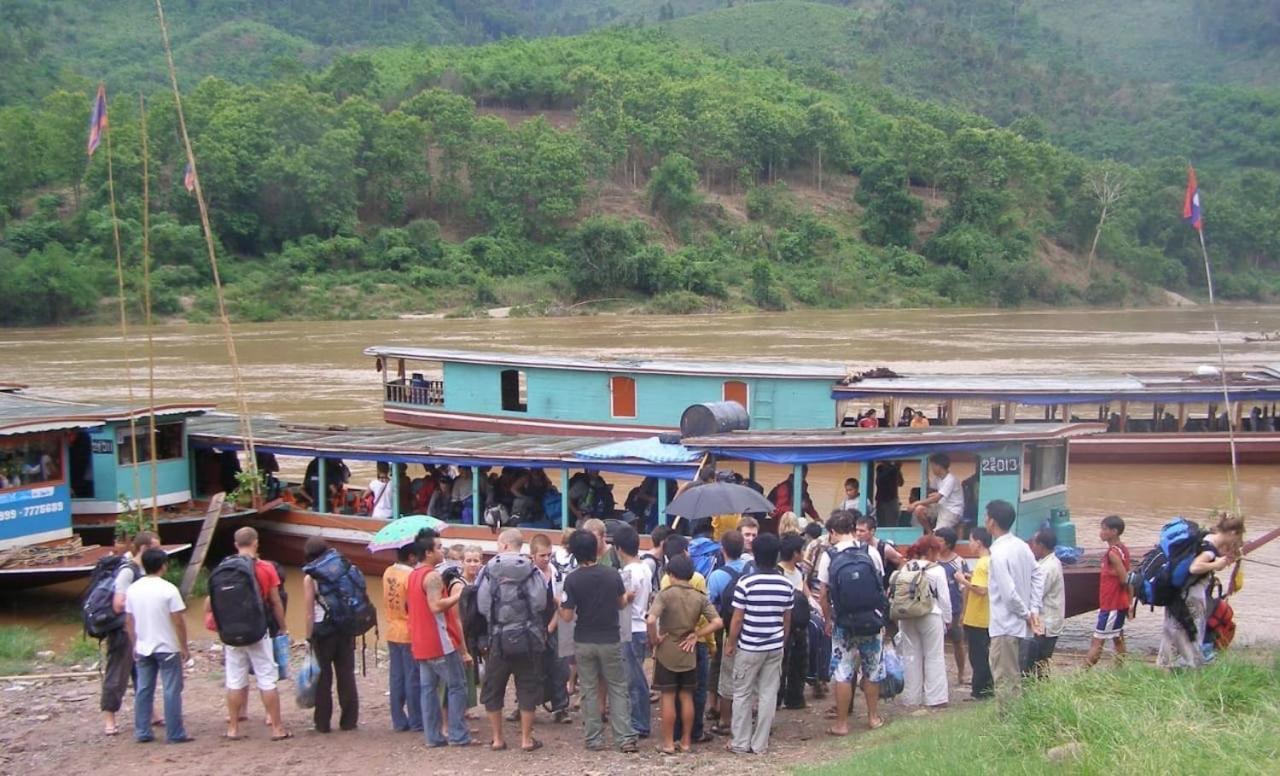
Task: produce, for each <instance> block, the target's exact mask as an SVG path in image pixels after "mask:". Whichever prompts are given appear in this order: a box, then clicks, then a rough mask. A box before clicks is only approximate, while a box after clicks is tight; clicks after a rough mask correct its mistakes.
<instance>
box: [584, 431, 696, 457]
mask: <svg viewBox="0 0 1280 776" xmlns="http://www.w3.org/2000/svg"><path fill="white" fill-rule="evenodd" d="M577 455H578V457H579V458H615V459H616V458H639V459H640V460H642V461H649V462H651V463H691V462H693V461H696V460H698V458H699V457H700V455H699V454H698V453H695V452H694V451H692V450H690V449H689V448H687V447H685V446H684V445H668V444H663V443H662V442H660V441H659V440H658V438H657V437H648V438H647V439H624V440H622V441H620V442H610V443H608V444H604V445H597V446H595V447H588V448H587V449H585V450H579V451H578V452H577Z"/></svg>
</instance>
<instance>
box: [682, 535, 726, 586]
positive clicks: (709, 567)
mask: <svg viewBox="0 0 1280 776" xmlns="http://www.w3.org/2000/svg"><path fill="white" fill-rule="evenodd" d="M720 557H721V555H720V544H719V543H718V542H716V541H715V540H714V539H708V538H707V537H705V536H698V537H695V538H694V539H693V541H691V542H689V559H690V560H692V561H693V570H694V571H696V572H698V573H699V574H701V575H702V578H703V579H706V578H707V577H709V576H711V572H713V571H715V570H716V566H717V565H719V564H718V563H717V561H718V560H719V558H720Z"/></svg>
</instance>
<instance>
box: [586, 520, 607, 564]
mask: <svg viewBox="0 0 1280 776" xmlns="http://www.w3.org/2000/svg"><path fill="white" fill-rule="evenodd" d="M581 528H582V530H584V531H586V532H587V533H589V534H591V535H592V536H594V537H595V538H596V558H597V561H596V562H597V563H599V564H600V565H601V566H606V567H608V568H614V567H615V566H614V560H615V559H614V557H613V555H612V553H610V552H609V531H608V529H607V528H606V527H605V524H604V521H603V520H601V519H600V518H598V517H593V518H591V519H590V520H586V521H584V522H583V523H582V526H581Z"/></svg>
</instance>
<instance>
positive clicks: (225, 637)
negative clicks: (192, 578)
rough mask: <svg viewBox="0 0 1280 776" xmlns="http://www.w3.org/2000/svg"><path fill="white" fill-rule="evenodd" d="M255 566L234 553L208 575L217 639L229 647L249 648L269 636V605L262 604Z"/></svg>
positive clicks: (253, 562) (210, 604)
mask: <svg viewBox="0 0 1280 776" xmlns="http://www.w3.org/2000/svg"><path fill="white" fill-rule="evenodd" d="M256 565H257V561H255V560H254V559H253V558H250V557H248V556H247V555H239V554H237V555H231V556H229V557H226V558H223V559H222V562H221V563H219V564H218V565H217V566H215V567H214V569H213V572H212V573H210V574H209V607H210V608H211V609H212V610H213V621H214V623H215V624H217V626H218V638H219V639H222V643H223V644H226V645H227V646H230V647H247V646H249V645H250V644H257V643H258V642H259V641H262V638H263V637H264V636H266V635H267V627H268V625H269V623H268V622H267V607H266V606H265V605H264V604H263V603H262V590H261V589H260V588H259V587H258V576H257V574H256V573H255V570H254V567H255V566H256Z"/></svg>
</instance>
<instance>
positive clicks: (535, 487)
mask: <svg viewBox="0 0 1280 776" xmlns="http://www.w3.org/2000/svg"><path fill="white" fill-rule="evenodd" d="M504 473H505V472H504ZM538 475H542V476H538ZM549 484H550V482H549V480H547V477H546V474H545V473H544V472H543V471H542V470H541V469H516V470H515V476H514V477H512V478H511V480H510V482H509V484H508V486H507V489H508V493H509V494H510V495H511V514H512V516H519V518H520V522H522V523H529V522H537V521H538V520H541V519H543V517H544V515H543V507H542V502H543V498H544V497H545V496H546V495H547V485H549Z"/></svg>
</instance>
